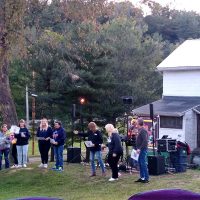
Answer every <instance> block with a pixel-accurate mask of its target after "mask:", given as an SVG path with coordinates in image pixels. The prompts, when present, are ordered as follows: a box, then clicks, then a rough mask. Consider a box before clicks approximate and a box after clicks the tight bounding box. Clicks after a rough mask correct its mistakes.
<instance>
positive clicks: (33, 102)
mask: <svg viewBox="0 0 200 200" xmlns="http://www.w3.org/2000/svg"><path fill="white" fill-rule="evenodd" d="M31 96H32V155H34V154H35V98H36V97H37V95H36V94H31Z"/></svg>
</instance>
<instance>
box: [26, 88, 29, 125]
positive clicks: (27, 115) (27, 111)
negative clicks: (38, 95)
mask: <svg viewBox="0 0 200 200" xmlns="http://www.w3.org/2000/svg"><path fill="white" fill-rule="evenodd" d="M26 127H27V129H29V102H28V86H27V85H26Z"/></svg>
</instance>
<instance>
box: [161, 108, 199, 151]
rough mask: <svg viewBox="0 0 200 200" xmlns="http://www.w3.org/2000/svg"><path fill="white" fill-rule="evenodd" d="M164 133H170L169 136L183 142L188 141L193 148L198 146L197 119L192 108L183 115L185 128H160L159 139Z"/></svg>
mask: <svg viewBox="0 0 200 200" xmlns="http://www.w3.org/2000/svg"><path fill="white" fill-rule="evenodd" d="M163 135H168V136H169V138H172V139H176V140H177V139H178V140H180V141H182V142H187V143H188V144H189V146H190V148H191V149H194V148H196V146H197V119H196V114H195V112H194V111H192V110H190V111H188V112H187V113H185V115H184V116H183V128H182V129H171V128H159V139H160V138H162V136H163Z"/></svg>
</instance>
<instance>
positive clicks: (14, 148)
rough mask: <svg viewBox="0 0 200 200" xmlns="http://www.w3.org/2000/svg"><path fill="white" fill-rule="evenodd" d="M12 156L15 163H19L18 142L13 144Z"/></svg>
mask: <svg viewBox="0 0 200 200" xmlns="http://www.w3.org/2000/svg"><path fill="white" fill-rule="evenodd" d="M12 157H13V160H14V164H15V165H18V160H17V147H16V144H13V145H12Z"/></svg>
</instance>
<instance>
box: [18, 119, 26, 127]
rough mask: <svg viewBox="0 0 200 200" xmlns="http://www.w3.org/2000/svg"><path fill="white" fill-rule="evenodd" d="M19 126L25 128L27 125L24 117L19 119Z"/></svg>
mask: <svg viewBox="0 0 200 200" xmlns="http://www.w3.org/2000/svg"><path fill="white" fill-rule="evenodd" d="M19 127H20V128H25V127H26V124H25V120H23V119H20V120H19Z"/></svg>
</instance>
